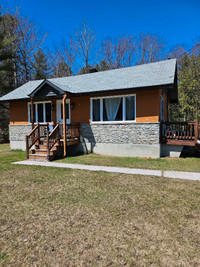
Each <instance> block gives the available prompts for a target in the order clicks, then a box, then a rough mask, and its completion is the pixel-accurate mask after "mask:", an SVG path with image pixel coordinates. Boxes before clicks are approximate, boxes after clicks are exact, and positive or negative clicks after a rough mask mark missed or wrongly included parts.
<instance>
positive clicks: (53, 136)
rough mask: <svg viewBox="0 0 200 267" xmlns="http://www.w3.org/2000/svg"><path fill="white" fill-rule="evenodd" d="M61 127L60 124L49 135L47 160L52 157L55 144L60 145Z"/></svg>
mask: <svg viewBox="0 0 200 267" xmlns="http://www.w3.org/2000/svg"><path fill="white" fill-rule="evenodd" d="M59 128H60V125H59V123H58V124H57V125H56V127H55V128H54V129H53V130H52V131H51V133H50V134H48V135H47V158H48V157H49V156H50V150H51V149H52V148H53V147H54V145H55V144H58V145H60V129H59Z"/></svg>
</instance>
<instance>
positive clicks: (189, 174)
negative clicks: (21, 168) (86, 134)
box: [13, 160, 200, 181]
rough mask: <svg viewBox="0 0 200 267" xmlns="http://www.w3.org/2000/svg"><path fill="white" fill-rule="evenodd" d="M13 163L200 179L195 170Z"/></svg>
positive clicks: (35, 162) (34, 162)
mask: <svg viewBox="0 0 200 267" xmlns="http://www.w3.org/2000/svg"><path fill="white" fill-rule="evenodd" d="M13 164H20V165H33V166H45V167H57V168H67V169H79V170H88V171H104V172H115V173H125V174H140V175H153V176H159V177H161V176H163V177H167V178H179V179H188V180H199V181H200V173H197V172H179V171H160V170H147V169H146V170H144V169H132V168H122V167H106V166H94V165H81V164H71V163H61V162H46V161H45V162H41V161H31V160H24V161H18V162H13Z"/></svg>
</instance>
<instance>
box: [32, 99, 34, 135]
mask: <svg viewBox="0 0 200 267" xmlns="http://www.w3.org/2000/svg"><path fill="white" fill-rule="evenodd" d="M31 124H32V130H33V128H34V121H33V98H32V97H31Z"/></svg>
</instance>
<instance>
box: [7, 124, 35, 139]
mask: <svg viewBox="0 0 200 267" xmlns="http://www.w3.org/2000/svg"><path fill="white" fill-rule="evenodd" d="M31 130H32V127H31V125H28V124H27V125H9V136H10V141H26V135H27V134H29V133H30V132H31Z"/></svg>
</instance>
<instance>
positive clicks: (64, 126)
mask: <svg viewBox="0 0 200 267" xmlns="http://www.w3.org/2000/svg"><path fill="white" fill-rule="evenodd" d="M66 98H67V94H64V95H63V142H64V154H63V155H64V157H66V155H67V142H66V116H65V103H66Z"/></svg>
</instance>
